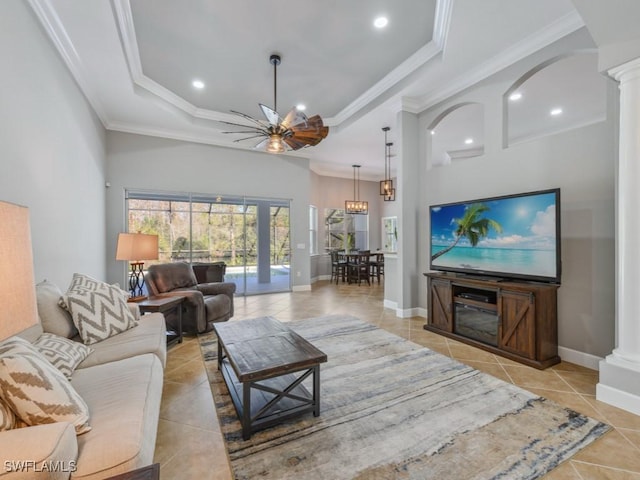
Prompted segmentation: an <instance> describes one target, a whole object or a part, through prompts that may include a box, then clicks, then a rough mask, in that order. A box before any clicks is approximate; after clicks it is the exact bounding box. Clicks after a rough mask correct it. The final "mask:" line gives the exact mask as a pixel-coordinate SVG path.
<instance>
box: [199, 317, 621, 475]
mask: <svg viewBox="0 0 640 480" xmlns="http://www.w3.org/2000/svg"><path fill="white" fill-rule="evenodd" d="M287 325H288V326H290V327H291V328H293V329H294V330H295V331H296V332H298V333H299V334H300V335H302V336H303V337H304V338H306V339H307V340H308V341H310V342H311V343H313V344H314V345H315V346H316V347H318V348H319V349H320V350H322V351H324V352H325V353H326V354H327V355H328V358H329V361H328V362H327V363H325V364H322V366H321V410H322V411H321V415H320V416H319V417H313V415H311V414H308V415H305V416H302V417H299V418H298V419H295V420H291V421H289V422H286V423H283V424H282V425H278V426H275V427H272V428H269V429H266V430H263V431H261V432H257V433H254V434H253V435H252V437H251V439H249V440H247V441H243V440H242V435H241V427H240V422H239V421H238V419H237V417H236V412H235V409H234V407H233V404H232V402H231V399H230V397H229V395H228V391H227V388H226V386H225V384H224V381H223V379H222V376H221V375H220V374H219V372H218V370H217V365H216V363H217V357H216V340H215V335H214V334H213V333H209V334H205V335H201V336H200V346H201V349H202V353H203V356H204V359H205V365H206V368H207V373H208V376H209V380H210V383H211V390H212V392H213V396H214V400H215V404H216V409H217V412H218V417H219V419H220V424H221V426H222V430H223V435H224V437H225V441H226V445H227V449H228V452H229V458H230V460H231V465H232V468H233V472H234V474H235V476H236V478H237V479H239V480H255V479H258V478H259V479H274V480H282V479H297V480H306V479H319V480H320V479H321V480H327V479H341V480H343V479H419V480H426V479H434V480H435V479H437V480H447V479H451V480H463V479H478V480H479V479H509V480H511V479H535V478H540V477H541V476H543V475H544V474H545V473H547V472H548V471H550V470H551V469H553V468H554V467H556V466H557V465H558V464H559V463H560V462H562V461H563V460H566V459H567V458H569V457H571V456H572V455H573V454H575V453H576V452H577V451H579V450H580V449H581V448H583V447H585V446H586V445H588V444H589V443H591V442H592V441H594V440H595V439H597V438H598V437H600V436H601V435H603V434H604V433H605V432H607V431H608V430H609V427H608V426H607V425H605V424H603V423H600V422H598V421H596V420H593V419H591V418H588V417H585V416H583V415H580V414H578V413H576V412H574V411H571V410H569V409H566V408H564V407H561V406H559V405H558V404H555V403H553V402H551V401H549V400H546V399H544V398H540V397H538V396H536V395H534V394H532V393H530V392H527V391H525V390H522V389H521V388H518V387H516V386H514V385H512V384H509V383H506V382H504V381H502V380H499V379H497V378H495V377H492V376H490V375H487V374H485V373H482V372H479V371H477V370H474V369H473V368H470V367H468V366H465V365H463V364H461V363H459V362H457V361H455V360H452V359H451V358H448V357H446V356H444V355H440V354H438V353H436V352H433V351H432V350H429V349H427V348H424V347H421V346H419V345H416V344H414V343H412V342H410V341H408V340H405V339H403V338H401V337H398V336H396V335H393V334H391V333H388V332H386V331H385V330H382V329H380V328H377V327H375V326H374V325H371V324H369V323H366V322H363V321H361V320H359V319H357V318H355V317H350V316H344V315H335V316H325V317H318V318H310V319H306V320H301V321H296V322H289V323H287Z"/></svg>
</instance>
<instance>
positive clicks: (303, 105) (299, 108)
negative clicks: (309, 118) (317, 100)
mask: <svg viewBox="0 0 640 480" xmlns="http://www.w3.org/2000/svg"><path fill="white" fill-rule="evenodd" d="M306 109H307V106H306V105H305V104H304V103H299V104H298V105H296V110H299V111H301V112H303V111H305V110H306Z"/></svg>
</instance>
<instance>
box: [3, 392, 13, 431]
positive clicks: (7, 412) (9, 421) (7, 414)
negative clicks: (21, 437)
mask: <svg viewBox="0 0 640 480" xmlns="http://www.w3.org/2000/svg"><path fill="white" fill-rule="evenodd" d="M12 428H16V414H15V413H13V410H11V409H10V408H9V405H7V404H6V403H5V402H4V400H2V398H0V432H4V431H6V430H11V429H12Z"/></svg>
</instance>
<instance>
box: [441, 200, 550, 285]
mask: <svg viewBox="0 0 640 480" xmlns="http://www.w3.org/2000/svg"><path fill="white" fill-rule="evenodd" d="M555 202H556V196H555V194H554V193H553V192H548V193H541V194H535V195H529V196H519V197H509V198H500V199H494V200H486V201H478V202H469V203H460V204H455V205H444V206H435V207H431V209H430V210H431V265H432V267H433V268H434V269H438V268H443V269H464V270H479V271H482V272H487V273H490V272H500V273H505V274H514V275H532V276H537V277H549V278H555V277H556V265H557V264H556V253H557V252H556V204H555Z"/></svg>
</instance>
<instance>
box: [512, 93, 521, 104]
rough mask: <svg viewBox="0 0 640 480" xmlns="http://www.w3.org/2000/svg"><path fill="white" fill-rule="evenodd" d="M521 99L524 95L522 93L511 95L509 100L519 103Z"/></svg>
mask: <svg viewBox="0 0 640 480" xmlns="http://www.w3.org/2000/svg"><path fill="white" fill-rule="evenodd" d="M521 98H522V94H521V93H520V92H513V93H512V94H511V95H509V100H511V101H512V102H517V101H518V100H520V99H521Z"/></svg>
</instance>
